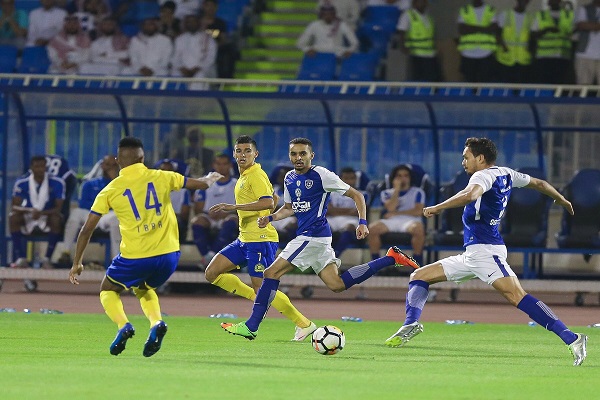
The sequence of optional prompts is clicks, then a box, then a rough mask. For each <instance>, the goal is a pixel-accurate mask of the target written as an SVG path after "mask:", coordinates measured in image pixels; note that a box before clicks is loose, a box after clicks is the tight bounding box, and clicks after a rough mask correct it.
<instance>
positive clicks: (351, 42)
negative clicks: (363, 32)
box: [296, 4, 358, 58]
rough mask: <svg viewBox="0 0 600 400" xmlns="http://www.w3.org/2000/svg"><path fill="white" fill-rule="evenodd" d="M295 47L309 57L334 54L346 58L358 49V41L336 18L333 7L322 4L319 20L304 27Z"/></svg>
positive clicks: (352, 32) (344, 24)
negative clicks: (318, 54) (317, 54)
mask: <svg viewBox="0 0 600 400" xmlns="http://www.w3.org/2000/svg"><path fill="white" fill-rule="evenodd" d="M296 46H297V47H298V48H299V49H300V50H302V51H303V52H304V53H305V54H306V55H308V56H309V57H310V56H314V55H315V54H316V53H334V54H335V55H336V56H338V57H340V58H347V57H349V56H350V55H351V54H352V53H354V52H355V51H356V50H357V49H358V39H357V37H356V35H355V34H354V31H352V29H351V28H350V27H349V26H348V25H347V24H346V23H345V22H343V21H341V20H340V19H338V18H337V16H336V12H335V7H334V6H332V5H330V4H324V5H322V6H321V7H320V8H319V19H318V20H317V21H314V22H311V23H310V24H309V25H308V26H307V27H306V29H305V30H304V32H303V33H302V35H300V37H299V38H298V41H297V42H296Z"/></svg>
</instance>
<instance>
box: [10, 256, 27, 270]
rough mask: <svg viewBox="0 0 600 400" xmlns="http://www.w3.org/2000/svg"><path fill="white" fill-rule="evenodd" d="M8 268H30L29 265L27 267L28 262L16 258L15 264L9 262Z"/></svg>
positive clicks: (24, 259)
mask: <svg viewBox="0 0 600 400" xmlns="http://www.w3.org/2000/svg"><path fill="white" fill-rule="evenodd" d="M9 267H10V268H31V265H29V262H28V261H27V259H26V258H23V257H21V258H17V261H15V262H11V263H10V265H9Z"/></svg>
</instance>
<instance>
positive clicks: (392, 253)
mask: <svg viewBox="0 0 600 400" xmlns="http://www.w3.org/2000/svg"><path fill="white" fill-rule="evenodd" d="M385 255H386V256H389V257H392V258H393V259H394V262H395V264H396V267H402V266H404V267H413V268H414V269H417V268H421V266H420V265H419V263H418V262H416V261H415V259H414V258H412V257H411V256H409V255H408V254H406V253H405V252H403V251H402V250H400V249H399V248H398V247H396V246H393V247H390V248H389V249H388V251H387V253H385Z"/></svg>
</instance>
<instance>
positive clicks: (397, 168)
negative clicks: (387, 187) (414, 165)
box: [390, 164, 412, 184]
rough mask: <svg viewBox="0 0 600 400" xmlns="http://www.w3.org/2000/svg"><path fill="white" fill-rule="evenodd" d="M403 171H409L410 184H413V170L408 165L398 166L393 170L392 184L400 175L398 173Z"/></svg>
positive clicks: (391, 175) (391, 173) (391, 174)
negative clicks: (397, 175)
mask: <svg viewBox="0 0 600 400" xmlns="http://www.w3.org/2000/svg"><path fill="white" fill-rule="evenodd" d="M402 170H405V171H408V175H409V176H410V183H411V184H412V173H411V172H412V170H411V169H410V167H409V166H408V165H406V164H400V165H396V166H395V167H394V168H392V171H391V172H390V184H391V183H392V181H393V180H394V178H395V177H396V174H397V173H398V171H402Z"/></svg>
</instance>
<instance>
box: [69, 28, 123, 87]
mask: <svg viewBox="0 0 600 400" xmlns="http://www.w3.org/2000/svg"><path fill="white" fill-rule="evenodd" d="M128 50H129V38H128V37H127V36H126V35H124V34H123V33H122V32H121V31H120V30H119V26H118V25H117V20H116V19H115V18H114V17H106V18H104V19H103V20H102V21H101V22H100V24H99V26H98V38H96V40H94V41H93V42H92V47H91V49H90V56H91V60H90V62H89V63H85V64H83V65H82V66H81V68H80V70H79V72H80V73H81V74H92V75H93V74H95V75H120V74H121V72H122V71H123V69H124V68H125V67H126V66H127V65H128V64H129V52H128Z"/></svg>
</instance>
